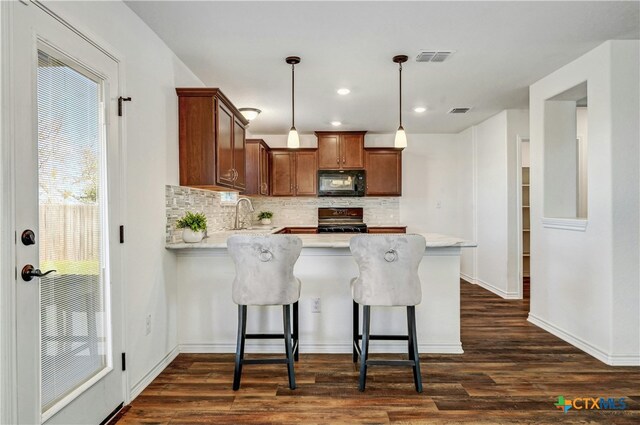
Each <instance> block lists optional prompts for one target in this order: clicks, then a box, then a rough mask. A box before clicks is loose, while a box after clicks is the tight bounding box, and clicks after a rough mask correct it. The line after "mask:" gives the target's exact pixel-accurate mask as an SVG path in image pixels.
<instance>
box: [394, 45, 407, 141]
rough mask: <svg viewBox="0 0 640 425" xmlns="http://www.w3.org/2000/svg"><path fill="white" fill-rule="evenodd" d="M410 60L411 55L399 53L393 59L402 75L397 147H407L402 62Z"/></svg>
mask: <svg viewBox="0 0 640 425" xmlns="http://www.w3.org/2000/svg"><path fill="white" fill-rule="evenodd" d="M407 60H409V57H408V56H406V55H398V56H394V57H393V61H394V62H395V63H397V64H398V66H399V70H398V71H399V76H400V90H399V94H400V102H399V112H400V114H399V115H400V125H399V126H398V131H396V138H395V141H394V143H393V145H394V147H396V148H406V147H407V133H405V131H404V127H403V126H402V64H403V63H405V62H406V61H407Z"/></svg>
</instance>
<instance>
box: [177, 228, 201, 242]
mask: <svg viewBox="0 0 640 425" xmlns="http://www.w3.org/2000/svg"><path fill="white" fill-rule="evenodd" d="M202 238H204V232H203V231H202V230H201V231H199V232H194V231H193V230H191V229H182V240H183V241H185V242H186V243H196V242H200V241H201V240H202Z"/></svg>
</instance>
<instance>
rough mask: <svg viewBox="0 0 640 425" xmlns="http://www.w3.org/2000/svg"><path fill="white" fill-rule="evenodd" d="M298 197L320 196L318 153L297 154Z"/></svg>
mask: <svg viewBox="0 0 640 425" xmlns="http://www.w3.org/2000/svg"><path fill="white" fill-rule="evenodd" d="M295 155H296V159H295V169H296V187H295V189H296V196H316V195H317V194H318V151H316V150H315V149H314V150H312V151H301V152H296V154H295Z"/></svg>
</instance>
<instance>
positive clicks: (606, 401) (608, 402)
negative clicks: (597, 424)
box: [554, 396, 627, 413]
mask: <svg viewBox="0 0 640 425" xmlns="http://www.w3.org/2000/svg"><path fill="white" fill-rule="evenodd" d="M554 406H556V408H557V409H560V410H562V411H563V412H564V413H567V412H568V411H569V410H570V409H575V410H624V409H626V408H627V403H626V402H625V401H624V397H621V398H612V397H607V398H605V397H577V398H574V399H568V398H564V396H558V402H557V403H555V404H554Z"/></svg>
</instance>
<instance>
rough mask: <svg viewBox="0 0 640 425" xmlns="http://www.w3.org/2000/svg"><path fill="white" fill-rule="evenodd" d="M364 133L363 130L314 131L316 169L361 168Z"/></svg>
mask: <svg viewBox="0 0 640 425" xmlns="http://www.w3.org/2000/svg"><path fill="white" fill-rule="evenodd" d="M365 133H366V132H365V131H345V132H323V131H316V136H317V137H318V169H320V170H361V169H363V168H364V135H365Z"/></svg>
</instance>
